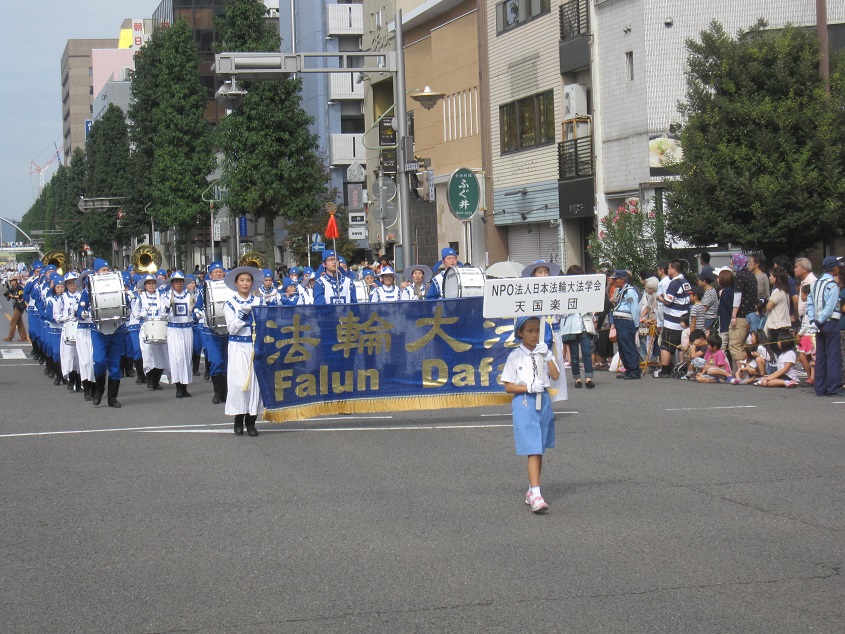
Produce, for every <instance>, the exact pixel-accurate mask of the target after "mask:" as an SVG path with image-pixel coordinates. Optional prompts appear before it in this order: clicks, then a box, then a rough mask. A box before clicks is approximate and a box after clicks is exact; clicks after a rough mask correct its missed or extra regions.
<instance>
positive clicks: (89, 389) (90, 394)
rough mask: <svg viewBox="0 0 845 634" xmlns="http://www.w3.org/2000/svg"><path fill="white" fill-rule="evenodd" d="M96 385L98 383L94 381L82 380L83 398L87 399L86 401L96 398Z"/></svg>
mask: <svg viewBox="0 0 845 634" xmlns="http://www.w3.org/2000/svg"><path fill="white" fill-rule="evenodd" d="M96 386H97V384H96V383H94V382H93V381H83V382H82V388H83V392H82V398H83V399H85V400H86V401H90V400H91V399H92V398H94V388H95V387H96Z"/></svg>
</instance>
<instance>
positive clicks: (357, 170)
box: [346, 163, 367, 183]
mask: <svg viewBox="0 0 845 634" xmlns="http://www.w3.org/2000/svg"><path fill="white" fill-rule="evenodd" d="M366 178H367V170H365V169H364V166H363V165H361V164H360V163H353V164H352V165H350V166H349V167H348V168H346V180H348V181H349V182H351V183H363V182H364V180H365V179H366Z"/></svg>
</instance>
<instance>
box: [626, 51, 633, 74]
mask: <svg viewBox="0 0 845 634" xmlns="http://www.w3.org/2000/svg"><path fill="white" fill-rule="evenodd" d="M625 81H634V51H627V52H626V53H625Z"/></svg>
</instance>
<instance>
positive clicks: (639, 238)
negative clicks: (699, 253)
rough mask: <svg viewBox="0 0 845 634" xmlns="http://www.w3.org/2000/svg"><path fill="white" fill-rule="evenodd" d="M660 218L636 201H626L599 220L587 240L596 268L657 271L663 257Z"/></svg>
mask: <svg viewBox="0 0 845 634" xmlns="http://www.w3.org/2000/svg"><path fill="white" fill-rule="evenodd" d="M660 244H661V240H660V236H659V218H658V214H657V213H655V212H654V211H648V212H646V211H643V210H642V209H640V205H639V203H637V201H627V202H625V204H623V205H620V206H619V208H617V209H616V212H615V213H609V214H607V215H605V216H604V217H603V218H602V219H601V220H600V221H599V230H598V231H597V232H595V233H593V234H592V235H591V236H590V237H589V239H588V246H587V249H588V250H589V252H590V257H591V258H592V259H593V262H594V264H595V267H596V269H597V270H598V269H625V270H628V271H632V272H634V273H638V272H639V271H642V270H643V269H647V268H648V269H651V268H654V264H655V262H657V260H658V259H659V257H660V256H661V254H662V249H660V248H659V246H660Z"/></svg>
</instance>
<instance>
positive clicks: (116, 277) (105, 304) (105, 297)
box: [88, 273, 129, 334]
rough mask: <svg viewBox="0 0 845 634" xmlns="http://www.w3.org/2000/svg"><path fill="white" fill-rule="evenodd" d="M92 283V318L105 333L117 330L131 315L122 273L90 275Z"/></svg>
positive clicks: (90, 292) (89, 278)
mask: <svg viewBox="0 0 845 634" xmlns="http://www.w3.org/2000/svg"><path fill="white" fill-rule="evenodd" d="M88 282H89V283H90V285H91V289H90V291H89V294H90V297H91V319H92V320H94V321H95V322H96V323H97V329H98V330H100V332H103V333H104V334H111V333H113V332H115V331H116V330H117V329H118V328H120V326H122V325H123V322H124V321H126V319H127V318H128V317H129V306H128V304H127V303H126V292H125V291H124V289H123V277H121V275H120V273H100V274H99V275H91V276H89V277H88Z"/></svg>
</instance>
